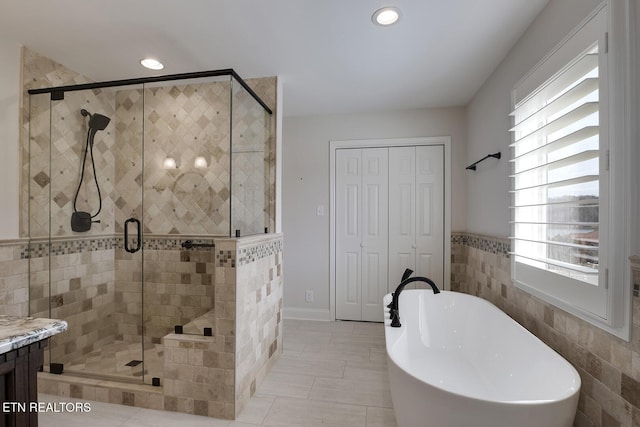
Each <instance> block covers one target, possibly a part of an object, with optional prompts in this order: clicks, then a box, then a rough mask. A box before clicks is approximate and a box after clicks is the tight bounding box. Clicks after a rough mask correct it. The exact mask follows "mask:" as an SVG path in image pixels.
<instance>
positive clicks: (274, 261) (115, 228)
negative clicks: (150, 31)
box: [21, 70, 282, 418]
mask: <svg viewBox="0 0 640 427" xmlns="http://www.w3.org/2000/svg"><path fill="white" fill-rule="evenodd" d="M250 84H253V86H254V87H257V88H258V90H259V91H262V92H264V93H267V94H270V93H271V88H273V96H270V99H275V78H270V79H256V80H255V81H249V82H248V83H247V82H245V81H244V80H243V79H242V78H240V77H239V76H238V75H237V74H236V73H235V72H234V71H233V70H221V71H211V72H204V73H189V74H180V75H172V76H166V77H153V78H146V79H138V80H125V81H115V82H103V83H84V84H79V85H69V86H58V87H53V88H51V87H46V85H44V84H42V86H43V87H41V88H36V89H31V90H29V97H28V104H27V105H28V120H26V123H27V124H28V143H27V144H26V147H23V148H24V149H23V153H25V154H24V156H23V157H25V158H27V159H28V160H27V161H26V162H24V161H23V166H24V175H23V176H24V177H25V179H23V181H26V182H27V183H28V184H27V185H26V186H24V185H23V192H24V194H23V196H24V197H23V199H26V200H28V202H27V203H25V204H23V207H24V208H25V209H23V213H24V214H23V217H22V218H21V220H22V229H23V230H25V231H26V232H25V234H26V237H28V238H29V250H28V251H29V259H30V275H29V276H30V284H29V292H30V298H29V299H30V315H31V316H35V317H49V318H58V319H64V320H66V321H67V322H68V324H69V329H68V331H67V332H66V333H65V334H61V335H59V336H57V337H55V338H54V339H52V340H51V343H50V348H49V349H48V354H47V355H46V359H47V360H46V361H45V373H47V372H49V373H53V372H55V373H62V375H57V377H58V378H53V377H54V376H53V375H51V374H48V375H49V376H47V375H45V374H43V375H42V378H41V379H40V380H39V381H41V382H42V383H43V391H45V392H50V393H53V394H58V393H59V392H60V389H59V387H60V386H59V385H60V384H71V385H72V386H73V384H76V388H75V390H78V387H80V389H82V387H84V386H81V385H78V384H85V385H86V384H87V383H86V380H83V381H84V382H80V383H74V382H73V381H74V379H73V378H85V379H86V378H89V379H95V381H96V384H98V382H100V381H102V382H104V381H105V380H108V381H111V382H113V383H114V384H118V383H122V384H128V386H126V387H125V386H123V387H122V388H121V389H118V387H117V386H114V387H115V390H116V392H113V391H111V390H110V391H109V393H107V394H106V395H107V396H109V397H108V399H109V401H112V400H114V399H115V402H112V403H124V404H128V403H127V399H129V400H130V399H131V396H130V393H129V392H128V391H127V390H131V386H132V384H133V385H135V384H139V385H140V387H142V388H141V389H140V390H139V391H138V392H136V393H138V394H136V396H138V403H137V404H135V402H134V404H135V406H146V407H154V408H157V409H170V410H177V411H181V412H190V413H200V415H210V416H217V417H222V418H235V415H236V413H237V412H239V411H240V410H241V408H242V406H243V405H244V402H245V401H246V400H248V397H250V395H251V394H252V391H251V388H252V387H253V388H255V384H256V379H257V378H258V377H260V378H261V376H264V369H266V368H265V366H268V365H269V364H270V363H272V362H273V361H272V357H273V355H274V354H275V355H276V356H277V355H278V354H279V352H280V351H281V344H280V345H279V344H278V340H280V343H281V336H280V334H279V328H280V319H281V315H280V310H281V305H282V303H281V300H282V291H281V284H282V280H281V236H280V235H277V234H274V233H273V230H274V228H275V203H274V193H275V191H274V189H275V136H274V135H275V129H274V128H275V120H274V116H273V112H272V110H271V109H270V107H269V106H268V105H267V104H266V103H265V102H264V101H263V100H262V99H261V98H260V97H259V96H258V95H257V94H256V92H255V91H254V90H253V89H252V88H251V85H250ZM265 88H266V89H265ZM247 254H251V256H252V258H251V257H246V255H247ZM256 254H258V255H257V256H256ZM255 262H257V263H263V264H262V266H261V267H260V268H261V269H262V268H265V269H266V272H264V271H258V270H256V267H255V266H251V265H250V264H251V263H255ZM267 264H269V265H267ZM245 267H246V268H248V269H247V270H246V271H244V270H243V268H245ZM274 272H275V273H274ZM256 274H257V275H258V276H257V277H262V278H263V279H259V278H253V276H252V275H256ZM241 277H245V279H247V281H246V283H243V284H242V285H238V283H239V278H241ZM265 277H268V279H266V280H264V278H265ZM248 283H250V285H249V284H248ZM267 287H268V292H267ZM257 294H259V295H260V298H257V297H256V295H257ZM240 298H253V299H254V301H258V300H259V302H260V304H258V303H256V307H257V309H254V308H250V307H249V308H247V307H245V308H242V307H241V305H244V301H241V300H240ZM256 310H258V311H256ZM258 316H260V318H261V319H264V320H261V321H262V322H263V326H264V325H271V326H270V329H271V331H270V332H269V333H264V332H258V331H257V330H256V331H253V330H252V329H251V328H257V326H255V327H254V326H249V323H250V322H253V323H256V324H257V322H256V320H257V318H258ZM264 322H266V323H264ZM241 327H242V328H244V329H246V331H245V332H242V331H240V328H241ZM261 327H262V326H261ZM262 329H264V328H262ZM176 331H181V332H182V334H175V332H176ZM243 334H246V335H247V336H246V337H244V338H243ZM256 337H257V338H256ZM202 340H204V341H202ZM207 340H209V341H207ZM256 341H260V342H256ZM196 342H199V343H200V344H199V345H200V346H201V348H202V351H201V352H200V353H198V355H197V356H195V357H196V360H195V363H196V365H194V366H192V370H197V369H204V370H205V371H206V370H207V369H214V370H216V369H217V370H220V372H217V371H216V372H214V371H211V375H214V376H215V375H220V373H222V374H221V375H222V376H223V377H222V381H221V382H220V381H218V382H214V381H213V380H212V379H207V378H202V377H199V378H198V379H196V378H194V377H192V378H191V379H187V381H192V382H193V384H196V383H200V386H198V387H199V388H198V387H196V385H197V384H196V385H194V386H193V387H192V388H193V390H199V391H196V392H193V393H192V392H190V391H188V390H183V389H184V388H185V387H184V384H183V387H182V388H181V389H180V390H178V387H177V386H176V384H177V383H178V382H181V383H183V382H184V380H185V379H184V378H183V377H180V378H177V377H176V372H177V370H178V368H179V367H180V366H182V365H184V364H187V365H189V363H191V362H194V360H192V359H190V358H187V360H176V359H175V357H177V356H175V355H174V352H173V350H172V349H171V346H174V345H175V346H177V347H180V346H187V345H188V346H191V347H190V348H194V345H195V343H196ZM180 343H182V344H180ZM216 343H217V344H216ZM167 345H169V348H167ZM265 345H266V350H265V351H262V352H261V351H252V352H249V353H254V354H258V355H260V354H262V353H265V354H266V356H265V357H262V356H259V357H258V358H255V357H253V356H249V355H248V353H247V351H246V349H247V348H249V347H252V346H258V347H260V346H265ZM252 348H253V347H252ZM243 349H244V350H243ZM276 349H277V350H276ZM243 351H244V352H243ZM203 352H206V354H207V355H209V357H214V358H215V359H216V364H215V365H216V366H213V365H211V366H205V365H202V364H203V363H204V362H203ZM218 353H219V354H218ZM168 355H169V356H171V357H169V358H168V357H167V356H168ZM213 355H215V356H213ZM252 357H253V358H252ZM205 359H206V357H205ZM258 359H260V360H258ZM223 360H224V361H225V362H222V361H223ZM218 361H220V362H218ZM183 362H184V363H183ZM209 362H210V361H207V363H209ZM197 363H200V366H198V365H197ZM218 365H220V366H218ZM190 366H191V365H190ZM225 376H226V377H225ZM230 377H232V378H234V379H235V381H231V380H230V379H229V378H230ZM224 378H227V379H226V381H225V379H224ZM207 381H208V382H209V383H210V385H209V389H208V393H206V392H205V391H203V389H202V383H203V382H207ZM158 385H160V387H161V388H164V390H163V391H162V393H159V392H158V389H157V388H154V387H153V386H158ZM145 387H149V389H145ZM71 390H74V388H73V387H72V388H71ZM117 390H120V391H117ZM203 392H204V393H205V394H208V396H209V398H206V397H205V398H204V399H205V400H202V399H203V397H202V396H198V395H197V393H200V395H202V393H203ZM118 393H119V394H118ZM190 393H191V394H194V393H195V394H194V395H191V394H190ZM76 394H77V393H76ZM113 396H116V397H115V398H114V397H113ZM212 396H213V397H212ZM72 397H83V396H80V395H76V396H72ZM119 399H122V402H120V401H118V400H119ZM207 399H208V400H207ZM134 400H135V399H134ZM196 401H197V402H200V403H199V404H196V403H194V402H196ZM143 402H144V403H143ZM203 402H205V403H203ZM194 405H195V406H194ZM198 405H199V406H198ZM203 408H205V409H203ZM204 412H206V413H204Z"/></svg>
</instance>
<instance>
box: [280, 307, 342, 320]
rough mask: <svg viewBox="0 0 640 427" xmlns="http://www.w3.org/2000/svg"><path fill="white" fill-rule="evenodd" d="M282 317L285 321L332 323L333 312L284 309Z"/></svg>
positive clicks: (311, 309) (295, 308)
mask: <svg viewBox="0 0 640 427" xmlns="http://www.w3.org/2000/svg"><path fill="white" fill-rule="evenodd" d="M282 316H283V317H284V318H285V319H295V320H318V321H322V322H331V321H332V320H333V319H332V318H331V312H330V311H329V310H321V309H317V308H297V307H284V308H283V309H282Z"/></svg>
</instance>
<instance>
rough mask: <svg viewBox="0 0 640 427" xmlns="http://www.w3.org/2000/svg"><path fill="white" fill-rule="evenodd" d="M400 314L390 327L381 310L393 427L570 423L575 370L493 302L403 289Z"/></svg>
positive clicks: (560, 426) (567, 426) (551, 426)
mask: <svg viewBox="0 0 640 427" xmlns="http://www.w3.org/2000/svg"><path fill="white" fill-rule="evenodd" d="M389 302H391V295H390V294H389V295H387V296H385V299H384V305H385V306H386V305H387V304H388V303H389ZM399 312H400V321H401V323H402V326H401V327H399V328H392V327H391V326H390V321H389V310H388V309H386V310H385V340H386V345H387V355H388V363H387V369H388V372H389V382H390V386H391V397H392V400H393V407H394V412H395V415H396V421H397V423H398V427H529V426H531V427H541V426H544V427H571V426H572V425H573V419H574V417H575V412H576V408H577V405H578V395H579V391H580V377H579V375H578V372H577V371H576V370H575V368H574V367H573V366H571V365H570V364H569V363H568V362H567V361H566V360H565V359H564V358H562V357H561V356H560V355H558V354H557V353H556V352H554V351H553V350H552V349H551V348H549V347H548V346H547V345H546V344H544V343H543V342H542V341H540V340H539V339H538V338H536V337H535V336H534V335H532V334H531V333H530V332H529V331H527V330H526V329H524V328H523V327H522V326H520V325H519V324H518V323H516V322H515V321H514V320H513V319H511V318H510V317H509V316H507V315H506V314H505V313H503V312H502V311H501V310H499V309H498V308H497V307H496V306H494V305H493V304H491V303H489V302H488V301H486V300H483V299H481V298H477V297H474V296H471V295H467V294H462V293H457V292H448V291H442V292H441V293H440V294H437V295H434V294H433V291H431V290H430V289H429V290H422V289H409V290H405V291H403V292H402V293H401V294H400V301H399Z"/></svg>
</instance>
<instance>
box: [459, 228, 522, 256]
mask: <svg viewBox="0 0 640 427" xmlns="http://www.w3.org/2000/svg"><path fill="white" fill-rule="evenodd" d="M451 244H452V245H464V246H469V247H471V248H476V249H480V250H483V251H485V252H489V253H492V254H503V255H506V256H507V257H508V256H509V252H511V240H510V239H505V238H500V237H491V236H484V235H481V234H471V233H460V232H454V233H451Z"/></svg>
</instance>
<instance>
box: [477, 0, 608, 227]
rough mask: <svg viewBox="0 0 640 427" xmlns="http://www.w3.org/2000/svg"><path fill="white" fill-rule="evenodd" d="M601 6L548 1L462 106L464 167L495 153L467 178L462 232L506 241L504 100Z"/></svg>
mask: <svg viewBox="0 0 640 427" xmlns="http://www.w3.org/2000/svg"><path fill="white" fill-rule="evenodd" d="M600 3H601V0H551V1H550V2H549V4H548V5H547V6H546V7H545V8H544V9H543V10H542V12H541V13H540V15H538V17H537V18H536V19H535V21H534V22H533V23H532V24H531V26H530V27H529V29H528V30H527V31H526V32H525V33H524V34H523V36H522V38H521V39H520V40H519V41H518V43H516V45H515V46H514V47H513V48H512V49H511V51H510V52H509V54H508V55H507V56H506V57H505V59H504V60H503V62H502V63H501V64H500V65H499V66H498V67H497V68H496V70H495V71H494V72H493V74H492V75H491V76H490V77H489V79H487V81H486V82H485V83H484V85H483V86H482V87H481V88H480V90H479V91H478V92H477V93H476V95H475V96H474V98H473V99H472V101H471V102H470V104H469V105H468V110H467V115H468V125H467V133H468V135H469V137H468V146H469V149H468V152H467V161H468V162H469V163H472V162H475V161H476V160H478V159H480V158H482V157H484V156H485V155H487V154H489V153H493V152H496V151H501V152H502V155H503V157H502V160H500V161H498V162H496V161H494V160H492V159H490V160H488V161H486V162H485V163H482V164H480V165H479V166H478V169H477V171H476V172H471V173H470V174H469V175H468V193H467V194H468V201H467V205H468V207H469V213H468V221H467V226H468V231H470V232H472V233H479V234H485V235H490V236H497V237H508V236H509V234H510V232H511V227H510V225H509V221H510V220H511V217H510V212H509V202H510V199H509V193H508V191H509V184H510V182H509V174H510V167H509V162H508V159H509V155H510V151H509V146H508V145H509V143H510V136H509V132H508V129H509V128H510V127H511V126H510V124H511V123H510V120H509V116H508V114H509V112H510V107H511V104H510V96H511V89H512V88H513V86H514V85H515V84H516V83H517V82H518V80H520V79H521V78H522V76H524V74H526V73H527V71H529V69H531V68H532V67H533V66H534V65H536V64H537V63H538V61H540V60H541V59H542V58H543V57H544V56H545V55H546V54H547V53H548V52H549V51H550V50H551V49H552V48H553V47H554V46H555V45H556V44H558V43H559V42H560V41H562V39H563V38H564V37H565V36H566V35H567V34H568V33H569V32H570V31H571V30H572V29H573V28H574V27H575V26H576V25H578V24H579V23H580V22H581V21H582V20H583V19H584V18H585V17H586V16H587V15H588V14H589V13H590V12H591V11H593V9H595V7H596V6H597V5H598V4H600Z"/></svg>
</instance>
